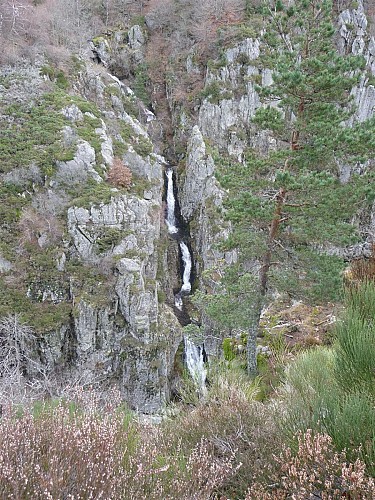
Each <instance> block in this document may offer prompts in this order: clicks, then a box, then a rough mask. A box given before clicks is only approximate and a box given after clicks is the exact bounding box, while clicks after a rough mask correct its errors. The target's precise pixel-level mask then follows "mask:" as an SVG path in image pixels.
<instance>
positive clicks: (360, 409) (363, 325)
mask: <svg viewBox="0 0 375 500" xmlns="http://www.w3.org/2000/svg"><path fill="white" fill-rule="evenodd" d="M374 297H375V286H374V284H365V285H364V286H363V287H360V288H359V289H358V290H352V291H351V293H350V295H349V296H348V298H347V310H346V312H345V315H344V318H343V319H342V321H341V322H339V324H338V325H337V327H336V341H335V343H334V346H333V347H332V348H329V349H328V348H321V347H320V348H317V349H315V350H311V351H309V352H306V353H303V354H302V355H300V356H299V357H298V358H297V359H296V361H295V362H294V363H293V364H292V365H291V366H290V367H289V369H288V371H287V374H286V392H285V394H286V400H287V412H286V415H285V416H284V418H283V425H284V426H285V427H286V428H287V429H289V431H290V435H294V433H295V432H296V430H298V429H302V430H307V429H313V430H314V431H319V432H326V433H327V434H329V435H330V436H331V437H332V439H333V442H334V444H335V446H336V447H337V448H338V449H340V450H342V449H345V448H346V449H347V454H348V456H349V457H350V459H353V460H355V459H356V457H357V456H360V458H361V459H362V460H363V461H364V462H365V463H366V464H367V465H368V466H369V468H370V471H372V472H374V463H375V434H374V429H375V410H374V403H375V390H374V387H375V374H374V371H373V361H374V331H375V330H374V319H373V318H374V316H373V315H372V314H373V308H374Z"/></svg>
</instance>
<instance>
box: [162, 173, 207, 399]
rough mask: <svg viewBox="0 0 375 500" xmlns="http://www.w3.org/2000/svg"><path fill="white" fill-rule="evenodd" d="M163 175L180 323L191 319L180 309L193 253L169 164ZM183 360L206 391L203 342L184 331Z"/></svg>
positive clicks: (187, 289) (189, 281)
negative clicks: (175, 251)
mask: <svg viewBox="0 0 375 500" xmlns="http://www.w3.org/2000/svg"><path fill="white" fill-rule="evenodd" d="M166 178H167V207H166V219H165V222H166V224H167V226H168V232H169V234H170V235H171V236H172V238H173V239H174V240H176V241H177V242H178V245H179V248H180V255H181V258H180V261H181V266H180V267H181V269H182V273H181V278H182V286H181V289H180V290H179V291H178V292H177V293H176V294H175V295H174V303H175V306H176V308H177V309H178V310H179V311H181V312H182V313H183V315H182V316H181V317H180V322H181V324H183V326H186V325H187V324H189V323H190V322H191V320H190V318H189V316H188V314H187V313H186V312H185V313H184V312H183V309H184V302H183V298H184V297H186V296H188V295H189V294H190V293H191V290H192V279H193V277H192V269H193V255H192V251H191V249H190V248H189V246H188V243H189V242H188V236H189V233H188V231H187V230H186V228H183V227H181V226H182V218H181V213H179V212H177V207H179V203H178V202H177V203H176V196H177V188H176V187H175V184H174V172H173V168H171V167H167V170H166ZM184 360H185V363H186V366H187V369H188V372H189V374H190V375H191V377H192V379H193V381H194V382H195V383H196V384H197V388H198V390H199V393H200V394H201V395H202V396H203V395H204V394H205V392H206V378H207V369H206V368H205V363H207V361H208V359H207V354H206V351H205V347H204V343H201V344H199V345H197V344H196V341H195V342H194V340H192V339H191V338H189V336H188V335H184Z"/></svg>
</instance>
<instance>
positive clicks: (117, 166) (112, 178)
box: [108, 158, 132, 188]
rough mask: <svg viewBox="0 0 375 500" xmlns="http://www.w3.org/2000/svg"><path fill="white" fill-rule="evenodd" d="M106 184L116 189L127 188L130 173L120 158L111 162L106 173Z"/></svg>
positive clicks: (129, 183) (129, 181)
mask: <svg viewBox="0 0 375 500" xmlns="http://www.w3.org/2000/svg"><path fill="white" fill-rule="evenodd" d="M108 182H109V183H110V184H112V185H113V186H116V187H123V188H129V187H130V185H131V182H132V173H131V170H130V169H129V167H127V166H126V165H124V162H123V161H122V160H121V159H120V158H115V159H114V160H113V165H112V167H111V168H110V170H109V172H108Z"/></svg>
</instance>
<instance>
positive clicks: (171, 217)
mask: <svg viewBox="0 0 375 500" xmlns="http://www.w3.org/2000/svg"><path fill="white" fill-rule="evenodd" d="M167 179H168V184H167V218H166V219H165V222H166V224H167V226H168V232H169V234H176V233H178V228H177V226H176V214H175V209H176V202H175V199H174V192H173V170H172V169H171V168H169V169H168V170H167Z"/></svg>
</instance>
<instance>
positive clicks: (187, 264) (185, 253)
mask: <svg viewBox="0 0 375 500" xmlns="http://www.w3.org/2000/svg"><path fill="white" fill-rule="evenodd" d="M180 248H181V253H182V261H183V263H184V273H183V276H182V287H181V290H180V294H186V295H187V294H189V293H190V292H191V283H190V279H191V255H190V250H189V249H188V247H187V245H186V244H185V243H184V242H183V241H180Z"/></svg>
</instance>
